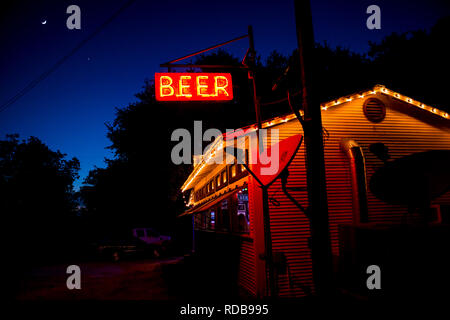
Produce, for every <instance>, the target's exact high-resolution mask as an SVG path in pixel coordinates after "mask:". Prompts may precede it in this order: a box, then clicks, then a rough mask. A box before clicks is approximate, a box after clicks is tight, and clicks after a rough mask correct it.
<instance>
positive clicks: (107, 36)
mask: <svg viewBox="0 0 450 320" xmlns="http://www.w3.org/2000/svg"><path fill="white" fill-rule="evenodd" d="M11 2H12V3H14V4H13V5H11V6H10V7H6V9H5V8H3V9H2V10H1V20H0V27H1V29H0V41H1V42H0V43H1V53H0V57H1V59H0V70H1V75H0V104H3V103H4V102H6V101H7V100H8V99H9V98H11V97H12V96H14V95H15V94H16V93H17V92H18V91H19V90H21V89H22V88H23V87H24V86H26V85H27V84H28V83H29V82H30V81H32V80H33V79H35V78H36V77H38V76H39V75H40V74H41V73H42V72H45V71H47V70H48V69H49V68H50V67H51V66H52V65H53V64H54V63H55V62H56V61H58V59H60V58H61V57H63V56H64V55H66V54H67V53H68V52H70V50H71V49H72V48H73V47H75V46H76V45H77V44H78V43H79V42H80V41H82V40H83V39H84V38H86V37H87V36H88V35H89V34H90V33H91V32H92V31H93V30H95V29H96V28H97V27H98V26H99V25H101V24H102V23H103V22H104V21H105V20H106V19H108V18H109V17H110V16H111V15H112V14H113V13H114V12H115V11H116V10H117V9H118V8H119V7H120V6H121V5H122V4H123V3H125V0H121V1H118V0H116V1H112V0H110V1H104V0H96V1H94V0H92V1H79V0H71V1H33V2H32V1H29V2H27V1H11ZM446 2H448V1H437V0H430V1H415V0H410V1H403V0H401V1H374V0H373V1H333V0H316V1H315V0H313V1H312V13H313V19H314V30H315V38H316V41H319V42H323V41H327V42H328V43H329V44H330V45H331V46H332V47H334V46H337V45H341V46H344V47H347V48H349V49H351V50H354V51H357V52H361V53H362V52H365V51H366V50H367V49H368V41H380V40H381V39H382V37H384V36H385V35H388V34H390V33H391V32H394V31H395V32H404V31H410V30H416V29H429V28H430V27H431V26H432V25H433V24H434V23H435V22H436V21H437V19H438V18H440V17H442V16H444V15H448V14H450V11H449V6H448V4H447V3H446ZM71 4H77V5H79V6H80V8H81V16H82V20H81V27H82V28H81V30H68V29H67V28H66V19H67V17H68V16H69V15H68V14H66V8H67V6H69V5H71ZM371 4H377V5H379V6H380V8H381V16H382V29H381V30H375V31H373V30H368V29H367V28H366V19H367V17H368V15H367V14H366V8H367V7H368V6H369V5H371ZM43 19H46V20H47V23H46V24H45V25H44V24H41V21H42V20H43ZM248 24H251V25H253V28H254V33H255V46H256V49H257V51H258V53H259V54H260V55H261V56H262V57H263V58H265V57H267V55H268V54H269V53H270V52H271V51H272V50H274V49H276V50H278V51H280V52H281V53H283V54H289V53H291V51H292V50H293V49H294V48H295V47H296V45H297V43H296V33H295V21H294V14H293V0H280V1H263V0H252V1H244V0H236V1H235V0H228V1H215V0H210V1H175V0H172V1H148V0H147V1H146V0H136V1H135V3H133V4H132V5H131V6H130V7H129V8H128V9H127V10H126V11H124V12H123V13H122V14H121V15H120V16H119V17H118V18H117V19H115V20H114V21H113V22H112V23H111V24H109V25H108V26H107V27H106V28H105V29H104V30H103V31H102V32H101V33H99V34H98V35H97V36H96V37H94V38H93V39H92V40H91V41H89V42H88V43H87V44H86V45H85V46H83V47H82V49H81V50H79V51H78V52H77V53H76V54H75V55H74V56H72V57H71V58H70V59H69V60H67V61H66V62H65V63H64V64H63V65H62V66H60V67H59V68H58V69H57V70H56V72H54V73H53V74H52V75H50V76H49V77H48V78H47V79H45V80H44V81H42V82H40V83H39V85H38V86H36V87H35V88H34V89H33V90H31V91H30V92H29V93H27V94H26V95H25V96H23V97H22V98H21V99H20V100H18V101H17V102H16V103H15V104H13V105H12V106H10V107H9V108H8V109H7V110H6V111H4V112H1V113H0V137H1V138H3V137H4V135H5V134H7V133H19V134H20V136H21V137H22V138H27V137H29V136H31V135H33V136H37V137H38V138H40V139H41V140H42V141H44V142H45V143H46V144H48V145H49V146H50V148H52V149H59V150H61V151H62V152H64V153H67V154H68V156H69V157H73V156H75V157H77V158H78V159H79V160H80V161H81V172H80V175H81V179H80V180H79V181H78V182H77V184H76V185H77V187H78V186H79V185H80V184H81V181H82V179H83V178H84V177H85V176H86V175H87V173H88V172H89V170H90V169H92V168H93V167H94V166H95V165H96V166H99V167H102V166H104V162H103V159H104V158H105V157H112V154H111V153H110V152H109V151H108V150H106V149H105V147H106V146H108V145H109V141H108V139H107V138H106V127H105V125H104V123H105V122H112V121H113V119H114V112H115V108H116V107H124V106H126V105H127V104H128V103H130V102H133V101H135V97H134V94H135V93H137V92H138V91H140V89H141V87H142V85H143V84H144V80H145V79H151V78H152V77H153V74H154V73H155V72H157V71H160V70H161V69H160V68H159V64H160V63H163V62H165V61H167V60H170V59H172V58H177V57H179V56H182V55H185V54H187V53H190V52H192V51H196V50H198V49H201V48H205V47H208V46H210V45H213V44H216V43H219V42H222V41H225V40H228V39H231V38H234V37H237V36H239V35H242V34H245V33H246V31H247V25H248ZM229 49H230V51H231V52H232V53H234V54H236V55H237V56H239V57H242V56H243V55H244V53H245V50H246V49H247V41H246V40H242V41H240V42H239V43H235V44H234V45H231V46H229ZM150 120H152V119H149V121H150Z"/></svg>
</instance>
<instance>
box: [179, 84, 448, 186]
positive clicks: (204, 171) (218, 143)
mask: <svg viewBox="0 0 450 320" xmlns="http://www.w3.org/2000/svg"><path fill="white" fill-rule="evenodd" d="M377 93H381V94H384V95H386V96H389V97H392V98H394V99H397V100H400V101H403V102H406V103H408V104H409V105H411V106H412V107H415V108H418V109H420V110H423V111H426V112H429V113H431V114H434V115H436V116H438V117H440V118H443V119H447V120H450V116H449V114H448V113H447V112H445V111H442V110H439V109H437V108H435V107H432V106H429V105H426V104H424V103H422V102H420V101H417V100H414V99H412V98H410V97H407V96H405V95H402V94H400V93H398V92H395V91H393V90H390V89H388V88H386V87H385V86H383V85H379V84H378V85H375V86H374V87H373V88H371V89H368V90H364V91H360V92H356V93H352V94H349V95H346V96H343V97H340V98H338V99H334V100H331V101H328V102H325V103H322V104H321V105H320V107H321V109H322V110H323V111H326V110H329V109H331V108H333V107H335V106H338V105H340V104H342V103H346V102H350V101H352V100H354V99H361V98H365V97H367V96H371V95H375V94H377ZM293 119H295V114H294V113H290V114H287V115H284V116H279V117H275V118H272V119H269V120H266V121H264V122H263V123H262V128H269V127H272V126H275V125H279V124H281V123H284V122H288V121H291V120H293ZM240 129H242V130H244V131H246V132H249V131H252V130H256V129H257V126H256V124H252V125H249V126H246V127H243V128H240ZM225 136H226V134H222V135H220V136H218V137H217V138H216V139H215V140H214V142H213V143H212V144H211V146H210V147H209V148H208V150H207V151H206V152H205V154H204V155H202V156H201V157H200V158H198V159H197V161H196V163H194V170H193V171H192V172H191V174H190V175H189V177H188V178H187V180H186V181H185V182H184V184H183V185H182V187H181V190H182V191H183V192H184V191H186V190H188V189H190V188H191V187H192V186H193V185H195V183H193V182H195V181H199V180H201V179H202V178H203V177H205V176H207V175H208V174H209V173H210V172H211V170H213V166H212V165H209V164H208V162H209V161H210V160H211V159H212V158H213V157H214V155H215V152H216V150H220V149H221V148H223V143H222V142H223V141H224V137H225Z"/></svg>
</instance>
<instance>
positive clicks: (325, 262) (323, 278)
mask: <svg viewBox="0 0 450 320" xmlns="http://www.w3.org/2000/svg"><path fill="white" fill-rule="evenodd" d="M294 6H295V22H296V26H297V42H298V52H299V59H300V80H301V84H302V105H303V110H304V119H303V120H304V126H303V127H304V128H303V129H304V137H305V148H306V175H307V187H308V202H309V207H308V212H309V216H310V226H311V228H310V229H311V258H312V264H313V279H314V284H315V289H316V292H317V293H318V294H319V295H321V296H328V295H329V294H330V293H331V288H332V281H333V273H332V270H333V269H332V256H331V242H330V232H329V222H328V202H327V189H326V177H325V160H324V149H323V136H322V132H323V131H322V115H321V110H320V102H319V101H318V99H317V95H316V94H315V91H314V89H315V90H317V87H316V86H315V85H314V84H313V79H312V78H313V77H312V75H313V64H314V60H313V50H314V32H313V24H312V17H311V7H310V2H309V0H294Z"/></svg>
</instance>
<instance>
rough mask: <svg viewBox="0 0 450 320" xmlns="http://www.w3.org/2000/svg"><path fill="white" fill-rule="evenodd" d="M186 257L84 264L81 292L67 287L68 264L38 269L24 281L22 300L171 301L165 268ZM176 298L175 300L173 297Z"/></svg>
mask: <svg viewBox="0 0 450 320" xmlns="http://www.w3.org/2000/svg"><path fill="white" fill-rule="evenodd" d="M181 260H182V258H180V257H174V258H165V259H148V260H139V261H119V262H87V263H81V264H80V265H79V266H80V269H81V290H76V289H73V290H69V289H67V287H66V280H67V277H68V276H69V275H68V274H66V268H67V267H68V265H62V264H59V265H52V266H43V267H36V268H34V269H33V270H32V271H30V272H28V273H26V274H25V275H24V277H23V279H22V281H21V288H20V291H19V294H18V296H17V299H18V300H84V299H87V300H168V299H171V296H170V293H169V288H168V284H167V281H166V280H165V277H164V276H163V269H164V268H165V267H166V266H167V265H171V264H177V263H180V261H181ZM172 298H173V297H172Z"/></svg>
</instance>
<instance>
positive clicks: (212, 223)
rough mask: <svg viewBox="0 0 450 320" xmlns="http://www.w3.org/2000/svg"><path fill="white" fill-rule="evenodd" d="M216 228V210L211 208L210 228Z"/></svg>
mask: <svg viewBox="0 0 450 320" xmlns="http://www.w3.org/2000/svg"><path fill="white" fill-rule="evenodd" d="M215 228H216V212H215V211H214V210H211V211H210V212H209V226H208V229H210V230H214V229H215Z"/></svg>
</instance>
